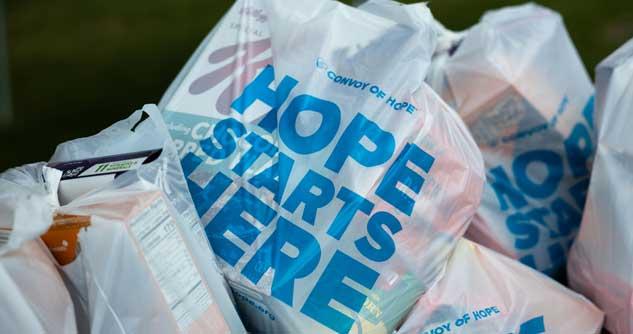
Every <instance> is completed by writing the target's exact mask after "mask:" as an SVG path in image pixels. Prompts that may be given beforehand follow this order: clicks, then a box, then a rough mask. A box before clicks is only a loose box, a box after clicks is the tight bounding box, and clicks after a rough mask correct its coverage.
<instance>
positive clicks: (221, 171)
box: [161, 0, 483, 333]
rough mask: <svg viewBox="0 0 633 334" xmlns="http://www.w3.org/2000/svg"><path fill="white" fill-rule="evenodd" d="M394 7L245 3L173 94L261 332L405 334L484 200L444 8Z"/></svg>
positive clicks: (179, 127) (241, 302)
mask: <svg viewBox="0 0 633 334" xmlns="http://www.w3.org/2000/svg"><path fill="white" fill-rule="evenodd" d="M383 3H385V4H384V5H385V6H390V7H389V8H388V11H387V10H386V11H384V12H381V11H380V10H376V8H375V7H374V8H370V7H366V10H362V9H356V8H351V7H348V6H346V5H343V4H341V3H337V2H333V1H321V0H319V1H314V0H311V1H307V0H302V1H274V0H273V1H268V0H262V1H237V2H236V3H235V5H234V6H233V8H232V9H231V10H230V11H229V12H228V13H227V15H226V16H225V17H224V18H223V19H222V21H221V22H220V24H219V25H218V26H217V27H216V28H215V29H214V30H213V31H212V32H211V34H210V35H209V36H208V37H207V38H206V39H205V41H204V42H203V44H202V45H201V46H200V47H199V48H198V51H196V53H195V54H194V56H193V57H192V59H191V60H190V61H189V62H188V63H187V65H186V66H185V68H184V69H183V71H182V73H181V74H180V75H179V76H178V78H177V79H176V81H175V82H174V84H173V85H172V87H171V88H170V89H169V90H168V92H167V93H166V95H165V97H164V98H163V100H162V103H161V105H162V108H163V110H164V115H165V119H166V122H167V124H168V126H169V128H170V130H171V135H172V137H173V138H174V140H175V142H176V144H177V145H176V146H177V147H179V149H180V156H181V158H182V165H183V170H184V172H185V175H186V177H187V179H188V185H189V189H190V191H191V194H192V196H193V199H194V202H195V204H196V208H197V210H198V214H199V215H200V217H202V222H203V224H204V225H205V231H206V234H207V236H208V238H209V240H210V242H211V245H212V246H213V249H214V251H215V252H216V255H217V256H218V258H219V259H220V266H221V267H222V269H223V270H224V273H225V276H226V277H227V278H228V279H229V283H230V285H231V287H232V288H233V291H234V295H235V297H236V300H237V302H238V306H239V307H240V311H241V313H242V314H243V315H244V316H245V319H246V327H247V328H248V329H249V330H251V331H253V332H268V333H323V332H326V333H329V332H338V333H348V332H350V333H391V332H392V331H393V330H394V329H395V328H396V327H397V325H398V324H399V323H400V322H401V320H402V319H403V318H404V317H405V315H406V313H407V312H408V310H409V309H410V308H411V307H412V306H413V304H414V303H415V300H416V299H417V298H418V297H419V296H420V295H421V294H422V293H423V292H424V291H426V290H427V289H428V288H429V287H430V286H432V285H433V284H434V282H436V281H437V279H439V277H440V275H441V273H442V272H443V268H444V266H445V264H446V260H447V258H448V256H449V254H450V252H451V250H452V249H453V247H454V246H455V244H456V242H457V241H458V240H459V238H460V237H461V235H462V234H463V233H464V231H465V230H466V228H467V225H468V222H469V221H470V220H471V218H472V215H473V214H474V212H475V210H476V207H477V206H478V204H479V198H480V195H481V191H482V187H483V161H482V158H481V155H480V153H479V152H478V150H477V148H476V146H475V143H474V141H473V140H472V138H471V137H470V135H469V134H468V132H467V129H466V128H465V126H464V124H463V123H462V122H461V120H460V119H459V117H458V116H457V115H456V114H455V112H454V111H452V110H451V109H450V108H449V107H448V106H446V105H445V103H444V102H443V101H442V100H441V99H440V98H439V97H438V96H437V94H435V92H433V91H432V90H431V89H430V88H429V87H428V86H427V85H426V84H425V83H424V82H423V78H424V76H425V68H427V67H428V65H429V63H430V56H431V53H432V50H433V45H434V39H435V34H434V32H433V30H432V29H431V27H430V24H431V15H430V12H429V10H428V9H427V8H426V6H425V5H423V4H417V5H412V6H399V7H395V6H393V3H386V2H383ZM378 5H380V4H378ZM376 13H380V15H376Z"/></svg>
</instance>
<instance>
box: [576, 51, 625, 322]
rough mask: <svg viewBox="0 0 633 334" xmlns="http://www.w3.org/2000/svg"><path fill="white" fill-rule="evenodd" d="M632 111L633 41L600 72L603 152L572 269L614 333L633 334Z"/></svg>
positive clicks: (598, 154)
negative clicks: (632, 255) (632, 237)
mask: <svg viewBox="0 0 633 334" xmlns="http://www.w3.org/2000/svg"><path fill="white" fill-rule="evenodd" d="M632 111H633V40H631V41H629V42H628V43H626V44H625V45H624V46H622V47H621V48H620V49H618V50H617V51H616V52H615V53H613V54H612V55H611V56H609V57H608V58H607V59H605V60H604V61H603V62H602V63H600V65H598V67H597V69H596V125H597V128H598V150H597V152H596V158H595V162H594V165H593V171H592V174H591V185H590V187H589V193H588V195H587V205H586V208H585V213H584V216H583V221H582V225H581V228H580V232H579V234H578V238H577V240H576V242H575V243H574V245H573V247H572V249H571V252H570V256H569V263H568V268H567V269H568V277H569V281H570V285H571V287H572V288H574V289H576V290H578V291H579V292H581V293H583V294H584V295H586V296H587V297H588V298H589V299H591V300H593V301H594V302H595V303H596V304H597V305H598V306H599V307H600V308H601V309H602V310H603V311H604V312H605V314H606V321H605V327H606V328H607V329H608V330H610V331H611V332H612V333H614V334H619V333H632V332H633V302H632V301H633V263H632V262H631V254H633V239H631V233H633V226H631V217H633V206H632V205H631V203H633V201H632V200H633V192H631V189H633V136H632V135H631V128H632V126H633V114H632Z"/></svg>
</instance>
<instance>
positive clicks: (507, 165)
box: [428, 4, 595, 277]
mask: <svg viewBox="0 0 633 334" xmlns="http://www.w3.org/2000/svg"><path fill="white" fill-rule="evenodd" d="M438 30H440V31H442V30H443V29H442V28H441V27H440V28H439V29H438ZM439 39H440V48H439V49H438V52H437V53H436V54H435V56H434V62H433V65H432V67H431V71H430V76H429V79H428V81H429V82H430V83H431V84H432V85H433V87H434V89H436V90H437V91H438V92H439V94H440V95H441V96H442V97H443V98H444V99H445V100H446V101H447V102H448V104H449V105H452V106H453V107H454V108H455V109H456V110H457V112H458V113H459V114H460V116H461V117H462V118H463V119H464V121H465V122H466V124H467V125H468V127H469V129H470V131H471V133H472V134H473V137H474V138H475V141H476V142H477V144H478V146H479V148H480V149H481V151H482V153H483V156H484V160H485V164H486V176H487V184H486V188H485V190H484V196H483V198H482V205H481V208H480V209H479V210H478V212H477V217H476V219H475V220H474V222H473V224H472V225H471V226H470V228H469V230H468V232H467V237H468V238H470V239H471V240H474V241H476V242H479V243H481V244H482V245H485V246H487V247H490V248H492V249H494V250H497V251H499V252H501V253H503V254H506V255H508V256H510V257H513V258H516V259H519V260H521V262H523V263H525V264H527V265H529V266H531V267H533V268H536V269H538V270H539V271H542V272H545V273H547V274H550V275H552V276H556V277H559V275H560V274H561V273H564V264H565V259H566V254H567V251H568V249H569V246H570V245H571V242H572V241H573V238H574V237H575V235H576V233H577V229H578V225H579V223H580V220H581V216H582V209H583V206H584V202H585V194H586V189H587V186H588V178H589V167H590V166H591V160H592V156H593V151H594V144H593V142H594V137H595V136H594V134H593V120H592V111H593V98H592V92H593V88H592V85H591V82H590V79H589V76H588V75H587V72H586V71H585V69H584V67H583V64H582V62H581V60H580V58H579V56H578V54H577V52H576V50H575V48H574V46H573V44H572V42H571V39H570V38H569V36H568V34H567V32H566V30H565V27H564V25H563V21H562V19H561V17H560V15H558V14H557V13H555V12H553V11H551V10H549V9H546V8H543V7H540V6H538V5H534V4H527V5H522V6H516V7H508V8H504V9H500V10H495V11H491V12H488V13H486V14H485V15H484V16H483V18H482V19H481V21H480V22H479V23H478V24H476V25H475V26H473V27H472V28H470V29H468V30H467V31H465V32H462V33H451V32H446V31H444V32H443V33H441V36H440V38H439Z"/></svg>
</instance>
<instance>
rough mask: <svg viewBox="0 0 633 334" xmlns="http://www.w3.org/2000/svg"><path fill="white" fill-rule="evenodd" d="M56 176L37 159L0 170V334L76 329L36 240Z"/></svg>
mask: <svg viewBox="0 0 633 334" xmlns="http://www.w3.org/2000/svg"><path fill="white" fill-rule="evenodd" d="M60 176H61V173H59V172H58V171H56V170H54V169H51V168H47V167H45V166H44V164H43V163H38V164H31V165H27V166H23V167H18V168H14V169H10V170H8V171H6V172H4V173H2V174H0V305H2V306H0V333H51V334H57V333H59V334H71V333H77V325H76V322H75V312H74V307H73V303H72V300H71V298H70V295H69V294H68V291H67V290H66V287H65V286H64V282H63V281H62V277H61V276H60V274H59V272H58V271H57V268H56V267H55V260H53V258H52V256H51V254H50V253H49V251H48V249H47V247H46V246H45V245H44V243H43V242H42V241H41V240H40V236H41V235H43V234H45V233H46V231H47V230H48V229H49V228H50V226H51V224H52V223H53V212H54V202H55V197H56V196H55V191H56V185H57V183H58V182H59V178H60ZM45 178H46V179H48V180H49V185H50V187H48V188H47V187H45V186H44V184H43V183H42V181H40V180H43V179H45Z"/></svg>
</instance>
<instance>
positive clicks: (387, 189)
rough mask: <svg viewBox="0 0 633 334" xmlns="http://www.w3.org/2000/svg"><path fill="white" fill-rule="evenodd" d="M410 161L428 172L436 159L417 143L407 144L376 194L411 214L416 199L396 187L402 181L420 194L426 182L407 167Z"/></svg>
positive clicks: (405, 212)
mask: <svg viewBox="0 0 633 334" xmlns="http://www.w3.org/2000/svg"><path fill="white" fill-rule="evenodd" d="M409 161H410V162H412V163H413V164H414V165H416V166H418V167H419V168H420V169H422V170H423V171H424V172H426V173H428V172H429V171H430V170H431V167H432V166H433V163H434V162H435V159H434V158H433V157H432V156H431V155H429V154H428V153H426V152H425V151H424V150H422V149H421V148H419V147H418V146H417V145H414V144H407V145H406V146H405V147H404V149H403V150H402V152H401V153H400V155H399V156H398V158H397V159H396V161H395V162H394V163H393V164H392V165H391V167H390V168H389V170H388V171H387V173H386V174H385V177H384V178H383V180H382V182H380V185H379V186H378V189H376V195H378V196H379V197H380V198H382V199H383V200H385V201H387V202H388V203H389V204H391V205H393V206H394V207H395V208H396V209H398V210H400V211H401V212H402V213H404V214H406V215H408V216H411V214H412V213H413V206H414V205H415V200H414V199H413V198H411V197H409V196H408V195H407V194H405V193H403V192H402V191H400V190H399V189H398V188H396V185H397V184H398V183H402V184H403V185H405V186H407V187H408V188H409V189H411V190H412V191H413V192H414V193H416V194H419V193H420V190H421V189H422V185H423V184H424V177H422V175H420V174H418V173H416V172H415V171H413V170H412V169H410V168H409V167H407V162H409Z"/></svg>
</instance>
